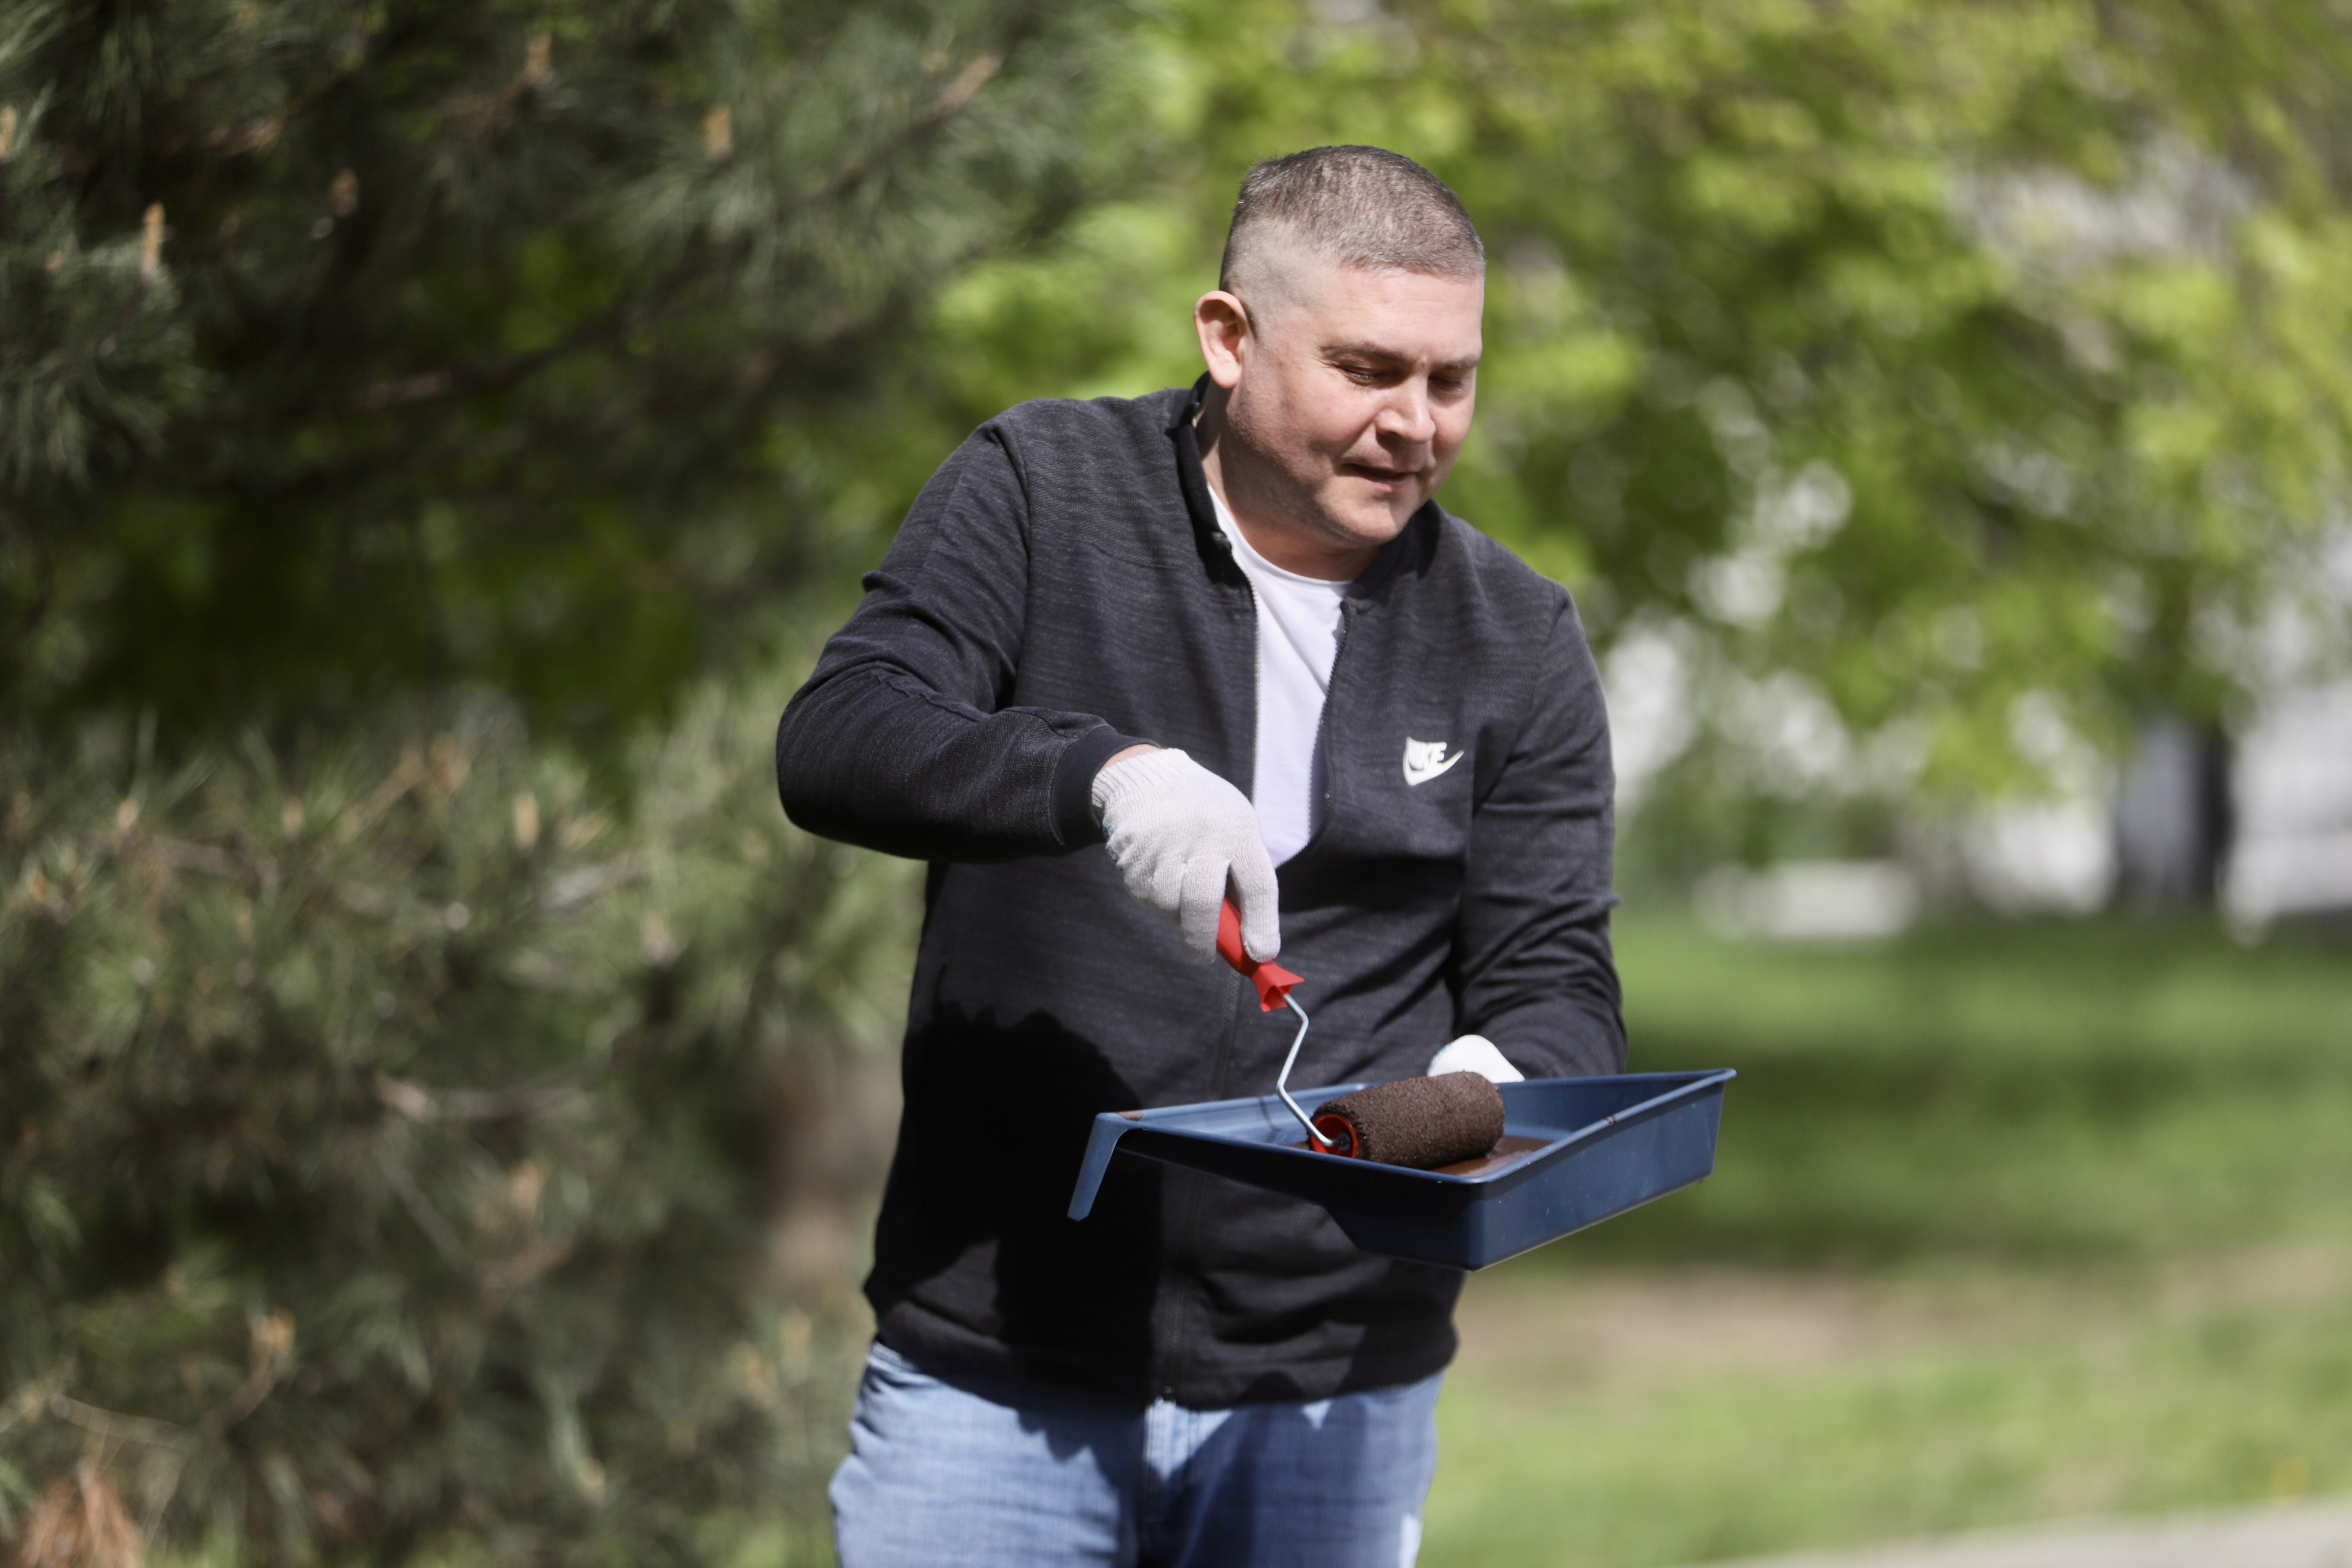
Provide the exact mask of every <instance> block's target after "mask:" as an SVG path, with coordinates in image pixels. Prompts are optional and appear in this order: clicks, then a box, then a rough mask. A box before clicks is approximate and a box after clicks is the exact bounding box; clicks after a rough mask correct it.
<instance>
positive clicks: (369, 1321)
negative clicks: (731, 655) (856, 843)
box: [0, 670, 917, 1568]
mask: <svg viewBox="0 0 2352 1568" xmlns="http://www.w3.org/2000/svg"><path fill="white" fill-rule="evenodd" d="M784 679H786V674H785V672H783V671H774V670H757V671H751V672H746V674H745V676H744V678H741V679H733V680H728V681H709V682H704V683H701V684H699V685H698V686H697V687H696V688H694V689H692V690H690V691H689V692H688V694H687V696H686V699H685V700H683V701H682V702H681V703H680V705H679V707H680V710H679V713H678V716H677V720H676V721H675V722H673V723H671V724H669V725H668V726H667V727H665V728H663V729H660V730H658V731H651V732H648V733H646V734H644V735H643V736H641V737H640V738H639V740H638V741H637V742H635V743H634V744H633V745H631V746H630V747H629V748H627V751H626V760H625V773H626V782H627V786H628V787H627V794H628V795H629V796H630V797H631V798H632V800H633V801H634V802H635V810H634V815H633V816H629V817H627V818H615V817H614V816H611V815H609V813H608V810H607V808H605V807H604V806H602V805H600V804H599V802H598V799H597V795H598V792H596V791H594V790H592V789H591V787H590V785H589V781H588V779H587V777H586V776H585V774H584V773H583V770H582V769H581V767H580V766H579V765H578V764H577V763H573V762H570V761H567V760H565V759H564V758H563V757H562V755H561V754H551V753H550V752H548V751H547V750H546V749H544V748H541V749H537V750H534V749H533V748H532V747H530V745H529V744H527V737H526V735H525V732H524V731H523V729H522V726H521V725H520V722H519V721H517V719H516V717H515V716H514V714H513V712H512V710H510V709H509V708H507V707H505V706H504V705H500V704H484V703H482V702H479V701H473V702H467V703H462V704H458V705H457V706H456V707H454V708H446V709H445V710H444V711H443V712H442V714H441V715H440V719H441V722H439V723H437V724H436V723H434V722H431V720H432V718H433V715H432V714H431V713H430V712H429V711H426V712H413V713H411V714H409V715H408V716H407V717H405V718H397V717H395V718H383V719H379V720H376V721H371V722H370V723H369V724H368V725H367V726H365V727H364V728H363V729H361V730H359V731H357V732H355V733H352V734H349V735H346V736H345V737H342V738H341V739H338V740H335V741H333V742H319V743H315V744H313V745H311V746H310V747H309V748H307V749H303V750H298V751H293V752H274V751H272V750H271V749H269V748H268V747H266V746H264V745H262V744H261V743H260V742H257V741H253V742H247V743H246V744H244V745H241V746H237V747H233V748H225V749H214V748H209V747H200V748H198V749H197V754H196V755H195V756H194V758H193V759H192V760H191V761H189V762H188V763H186V764H185V765H184V766H181V767H178V768H174V769H169V770H165V769H159V768H157V767H155V766H154V765H153V764H152V763H149V762H147V761H145V759H144V757H143V755H142V743H141V741H140V738H139V737H138V736H136V735H135V734H132V733H131V732H129V731H123V732H121V733H120V734H117V735H116V736H115V737H114V743H101V744H99V745H96V746H94V747H91V748H89V749H87V750H85V751H84V752H82V753H81V754H80V755H79V757H77V758H71V759H68V758H62V757H60V756H59V755H58V753H57V752H53V751H52V752H44V751H42V750H40V749H39V748H37V747H36V746H33V745H31V744H28V743H26V741H25V740H24V738H23V737H11V738H10V739H9V740H8V741H6V742H0V818H5V820H0V874H5V887H6V892H5V895H0V1552H5V1551H6V1550H7V1543H9V1542H15V1543H16V1546H17V1547H18V1548H19V1549H20V1552H21V1554H22V1555H23V1556H24V1557H25V1560H26V1562H27V1563H43V1564H53V1565H55V1568H98V1565H100V1564H116V1563H123V1562H127V1561H131V1560H134V1559H135V1557H136V1552H132V1553H131V1556H130V1557H123V1556H121V1555H113V1556H110V1555H107V1554H105V1553H104V1552H100V1551H99V1550H98V1549H97V1548H95V1547H93V1548H91V1549H90V1551H89V1552H88V1553H86V1554H77V1553H76V1552H73V1551H69V1550H62V1549H60V1550H58V1552H56V1554H54V1555H51V1556H43V1555H42V1554H41V1552H42V1551H47V1550H49V1548H40V1549H38V1550H37V1546H38V1543H40V1542H45V1541H46V1542H52V1543H53V1544H54V1542H57V1541H58V1540H60V1539H64V1538H66V1537H70V1536H71V1533H72V1529H73V1527H74V1525H75V1521H80V1520H83V1519H85V1518H88V1519H91V1520H101V1521H103V1520H115V1521H120V1523H121V1529H119V1530H117V1531H116V1532H115V1533H116V1535H123V1534H129V1535H131V1537H132V1538H133V1539H132V1544H133V1545H134V1546H135V1545H137V1544H140V1543H144V1544H147V1545H149V1546H166V1547H173V1548H179V1549H186V1548H192V1547H197V1546H210V1547H215V1548H217V1549H219V1550H221V1551H222V1552H225V1553H226V1556H227V1558H228V1560H230V1561H233V1562H242V1563H308V1562H321V1561H323V1562H352V1561H365V1562H373V1563H399V1562H403V1561H404V1560H406V1559H407V1558H409V1557H411V1556H412V1555H415V1554H416V1553H418V1552H429V1553H433V1554H436V1555H437V1556H438V1557H439V1558H441V1559H442V1560H445V1561H473V1560H477V1559H478V1560H481V1561H486V1562H499V1563H513V1562H532V1563H585V1562H597V1563H687V1562H697V1563H698V1562H703V1561H707V1560H708V1559H709V1556H711V1555H712V1554H714V1553H716V1552H720V1551H721V1550H722V1549H723V1548H724V1547H725V1546H726V1545H727V1544H728V1542H727V1540H726V1535H727V1533H728V1531H729V1530H730V1525H731V1527H732V1528H735V1529H740V1528H741V1527H742V1525H743V1523H744V1521H745V1520H746V1519H747V1518H750V1517H753V1516H758V1517H772V1516H773V1514H774V1513H775V1512H777V1511H779V1510H793V1513H794V1514H796V1516H797V1517H798V1518H799V1519H800V1520H802V1521H806V1522H808V1523H810V1525H811V1527H812V1528H813V1529H814V1528H821V1527H818V1526H815V1525H814V1521H816V1520H819V1519H821V1518H822V1516H823V1505H822V1500H821V1495H820V1492H819V1488H820V1487H821V1485H822V1481H823V1477H824V1469H825V1468H827V1465H828V1462H829V1458H830V1455H831V1453H832V1451H833V1448H834V1444H835V1432H837V1430H838V1423H839V1421H840V1419H841V1415H842V1412H843V1405H844V1402H845V1399H846V1396H847V1392H848V1389H849V1387H850V1386H851V1384H853V1382H854V1375H855V1374H854V1361H853V1360H851V1359H845V1357H854V1354H855V1353H856V1351H855V1349H853V1348H851V1347H847V1346H843V1345H839V1344H836V1343H835V1340H836V1339H837V1338H838V1336H837V1335H834V1334H832V1333H831V1331H829V1330H828V1328H827V1326H826V1321H825V1315H826V1312H827V1310H828V1308H827V1304H826V1302H825V1300H824V1297H823V1296H822V1294H821V1293H811V1292H808V1291H807V1290H805V1289H803V1290H801V1291H798V1292H795V1291H793V1290H792V1289H788V1287H791V1286H793V1285H800V1286H803V1287H805V1286H806V1285H807V1283H808V1279H807V1278H806V1276H807V1275H808V1274H809V1273H810V1272H811V1269H810V1268H808V1267H807V1265H809V1264H810V1263H812V1262H814V1265H815V1268H814V1272H815V1273H817V1274H819V1275H822V1276H824V1279H827V1280H829V1281H830V1282H832V1284H833V1286H834V1289H836V1290H840V1289H845V1286H846V1283H847V1281H846V1279H845V1275H844V1272H843V1269H842V1267H841V1262H842V1260H841V1259H840V1258H837V1257H836V1258H825V1257H819V1258H815V1259H808V1258H794V1257H791V1256H779V1255H778V1253H777V1250H776V1246H777V1242H778V1240H779V1237H777V1235H776V1234H775V1232H774V1231H773V1230H772V1228H771V1226H770V1225H769V1223H768V1222H769V1221H770V1219H771V1218H772V1216H773V1215H775V1213H776V1211H777V1208H778V1205H779V1204H780V1203H789V1202H791V1201H792V1200H793V1197H794V1196H795V1195H807V1193H806V1189H807V1188H808V1186H809V1185H810V1184H811V1183H813V1182H822V1181H824V1179H825V1177H826V1174H827V1173H826V1172H824V1170H822V1169H814V1168H813V1166H814V1165H816V1164H818V1163H821V1160H822V1157H823V1155H824V1145H825V1143H826V1142H827V1139H826V1137H825V1134H826V1132H827V1131H835V1132H836V1133H838V1134H844V1135H851V1136H854V1135H856V1133H857V1132H859V1131H866V1132H867V1133H869V1134H876V1133H887V1127H886V1128H884V1129H879V1130H877V1129H870V1128H864V1127H861V1126H860V1125H859V1124H858V1123H856V1121H849V1122H847V1123H845V1124H844V1125H841V1126H838V1127H836V1128H834V1129H830V1130H829V1129H827V1128H826V1127H825V1126H824V1125H822V1124H821V1121H822V1119H825V1118H831V1119H835V1120H836V1121H837V1120H839V1119H841V1118H843V1117H845V1115H846V1114H847V1110H848V1109H854V1108H845V1107H844V1105H843V1103H842V1100H841V1097H840V1096H839V1095H838V1094H837V1093H836V1092H835V1086H836V1085H838V1084H839V1083H840V1082H841V1081H842V1080H845V1079H856V1078H859V1077H861V1076H871V1075H870V1074H869V1073H866V1069H865V1067H864V1065H863V1064H876V1065H880V1064H887V1062H888V1060H889V1057H888V1051H889V1047H891V1046H892V1045H893V1044H894V1043H895V1030H896V1023H897V1019H898V1016H900V1015H899V1012H898V1009H899V1007H900V1005H901V999H902V997H903V994H904V988H905V985H906V984H907V975H906V968H905V964H904V958H905V955H906V952H907V947H908V942H907V928H908V924H909V923H910V919H911V915H912V912H913V908H914V903H915V884H916V880H917V879H916V875H915V873H914V868H911V867H905V866H902V865H899V864H898V863H894V862H887V861H883V860H881V859H880V858H875V857H853V856H851V855H850V854H848V852H846V851H844V850H841V849H839V848H837V847H833V846H827V845H824V844H821V843H819V842H817V841H815V840H813V839H811V838H809V837H807V836H806V835H804V834H801V833H799V832H797V831H796V830H795V829H793V828H792V827H791V826H789V825H788V824H786V823H785V822H784V820H783V817H782V814H781V813H779V812H778V811H777V809H776V805H775V794H774V784H773V780H772V774H771V770H770V767H769V764H768V761H767V758H768V745H767V742H768V739H769V737H770V736H771V734H772V731H773V726H774V704H775V692H776V690H777V689H778V687H779V685H780V684H781V683H782V680H784ZM100 738H101V740H103V739H104V737H103V734H101V737H100ZM873 1141H874V1142H875V1144H876V1146H877V1151H878V1149H880V1148H882V1147H887V1139H886V1138H885V1137H883V1136H875V1137H874V1139H873ZM813 1156H814V1158H813ZM795 1189H797V1190H798V1191H797V1193H796V1191H795ZM61 1531H62V1532H63V1535H62V1536H61V1534H60V1532H61ZM110 1539H111V1538H110ZM8 1560H9V1561H11V1562H14V1561H16V1557H15V1556H11V1557H10V1558H9V1559H8Z"/></svg>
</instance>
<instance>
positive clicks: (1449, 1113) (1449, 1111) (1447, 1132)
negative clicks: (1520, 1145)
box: [1315, 1072, 1503, 1171]
mask: <svg viewBox="0 0 2352 1568" xmlns="http://www.w3.org/2000/svg"><path fill="white" fill-rule="evenodd" d="M1315 1130H1316V1131H1318V1132H1320V1133H1322V1134H1323V1136H1325V1137H1326V1138H1328V1139H1331V1140H1333V1141H1334V1142H1337V1143H1338V1144H1339V1148H1338V1149H1335V1150H1332V1151H1330V1152H1333V1153H1339V1154H1349V1155H1352V1156H1354V1157H1355V1158H1357V1159H1359V1160H1376V1161H1378V1162H1380V1163H1381V1164H1383V1165H1411V1166H1412V1167H1413V1168H1414V1169H1415V1170H1421V1171H1427V1170H1433V1169H1434V1168H1436V1167H1437V1166H1439V1165H1451V1164H1453V1163H1454V1162H1455V1161H1457V1160H1476V1159H1481V1158H1484V1157H1485V1156H1486V1155H1487V1154H1489V1153H1492V1152H1494V1148H1495V1145H1496V1142H1498V1141H1500V1140H1501V1138H1502V1136H1503V1091H1502V1090H1500V1089H1496V1087H1495V1086H1494V1085H1493V1084H1492V1083H1490V1082H1488V1081H1487V1080H1486V1079H1485V1078H1483V1077H1481V1076H1480V1075H1479V1074H1477V1073H1475V1072H1449V1073H1440V1074H1438V1076H1437V1077H1435V1078H1404V1079H1398V1080H1397V1081H1396V1082H1394V1083H1384V1084H1381V1085H1380V1086H1379V1087H1378V1088H1376V1089H1358V1090H1357V1091H1356V1092H1355V1093H1353V1094H1343V1095H1341V1096H1340V1097H1339V1099H1337V1100H1325V1101H1324V1102H1323V1103H1322V1104H1321V1105H1319V1106H1318V1107H1316V1110H1315Z"/></svg>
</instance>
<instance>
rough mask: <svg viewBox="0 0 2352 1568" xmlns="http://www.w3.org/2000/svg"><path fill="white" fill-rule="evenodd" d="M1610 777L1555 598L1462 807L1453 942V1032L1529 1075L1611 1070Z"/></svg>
mask: <svg viewBox="0 0 2352 1568" xmlns="http://www.w3.org/2000/svg"><path fill="white" fill-rule="evenodd" d="M1615 787H1616V780H1615V773H1614V772H1613V770H1612V767H1611V765H1610V756H1609V718H1608V711H1607V710H1606V708H1605V707H1604V705H1603V703H1602V700H1601V677H1600V673H1599V671H1598V670H1597V669H1595V668H1594V667H1593V662H1592V652H1591V648H1590V647H1587V646H1586V644H1585V640H1584V629H1583V626H1581V624H1580V622H1579V621H1578V618H1577V615H1576V610H1575V607H1574V606H1573V605H1570V604H1568V603H1566V602H1565V601H1563V602H1562V604H1561V605H1560V610H1559V617H1558V618H1557V620H1556V621H1555V622H1554V623H1553V626H1552V628H1551V633H1550V636H1549V638H1548V639H1547V641H1546V645H1545V647H1544V650H1543V656H1542V662H1541V666H1540V668H1539V670H1538V674H1537V678H1536V679H1535V681H1534V682H1533V684H1532V695H1531V697H1530V699H1529V705H1528V713H1527V716H1526V718H1525V720H1524V721H1522V722H1521V724H1520V727H1519V732H1518V735H1517V740H1516V742H1514V744H1513V746H1512V749H1511V752H1510V755H1509V756H1508V758H1507V761H1506V762H1505V763H1504V766H1503V769H1502V772H1501V773H1500V775H1499V776H1498V777H1497V778H1496V781H1495V783H1494V784H1493V786H1492V787H1491V788H1490V789H1489V790H1488V792H1487V795H1486V799H1484V800H1483V801H1481V802H1479V803H1478V804H1477V805H1476V806H1475V808H1474V809H1473V812H1472V816H1471V829H1470V855H1469V865H1468V868H1467V877H1466V879H1465V887H1464V890H1463V901H1462V913H1461V923H1460V925H1459V927H1458V929H1457V931H1456V933H1455V939H1454V963H1455V971H1456V975H1457V984H1458V991H1457V994H1458V996H1459V999H1460V1001H1459V1030H1460V1032H1461V1033H1464V1034H1480V1035H1485V1036H1486V1037H1487V1038H1488V1039H1490V1040H1493V1041H1494V1042H1495V1044H1496V1046H1497V1047H1500V1049H1501V1050H1502V1052H1503V1054H1504V1055H1505V1056H1507V1057H1508V1058H1510V1059H1511V1061H1512V1063H1513V1065H1514V1066H1516V1067H1517V1068H1519V1069H1520V1070H1521V1071H1523V1072H1525V1073H1527V1074H1528V1076H1530V1077H1550V1078H1566V1077H1574V1076H1580V1075H1584V1074H1591V1073H1613V1072H1622V1070H1624V1066H1625V1023H1624V1017H1623V1015H1622V1009H1621V1005H1620V994H1619V990H1618V984H1617V966H1616V963H1615V961H1614V960H1613V959H1612V956H1611V954H1610V946H1609V910H1610V908H1611V906H1612V905H1613V904H1615V903H1616V901H1617V900H1616V897H1615V895H1614V894H1612V892H1611V891H1610V876H1611V868H1612V847H1613V846H1612V838H1613V835H1614V832H1615V819H1614V807H1613V805H1612V799H1613V795H1614V792H1615Z"/></svg>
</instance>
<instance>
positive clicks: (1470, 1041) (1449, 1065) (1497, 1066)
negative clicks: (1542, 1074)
mask: <svg viewBox="0 0 2352 1568" xmlns="http://www.w3.org/2000/svg"><path fill="white" fill-rule="evenodd" d="M1448 1072H1475V1073H1476V1074H1477V1075H1478V1076H1479V1077H1481V1078H1483V1079H1486V1081H1487V1082H1489V1083H1517V1082H1519V1081H1520V1080H1521V1079H1525V1078H1526V1077H1527V1076H1528V1075H1527V1074H1525V1073H1523V1072H1521V1071H1520V1070H1519V1069H1518V1068H1515V1067H1513V1066H1512V1065H1511V1064H1510V1063H1508V1062H1507V1061H1505V1060H1504V1059H1503V1053H1502V1052H1500V1051H1498V1050H1496V1048H1495V1042H1494V1041H1492V1040H1490V1039H1488V1038H1487V1037H1486V1036H1484V1035H1464V1036H1463V1037H1460V1038H1459V1039H1456V1040H1454V1041H1453V1042H1451V1043H1450V1044H1448V1045H1447V1046H1446V1047H1444V1049H1442V1050H1440V1051H1439V1052H1438V1053H1437V1054H1436V1055H1435V1056H1433V1057H1432V1058H1429V1076H1430V1077H1432V1078H1435V1077H1436V1076H1437V1075H1438V1074H1440V1073H1448Z"/></svg>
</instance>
